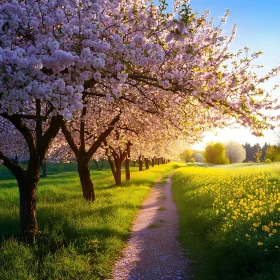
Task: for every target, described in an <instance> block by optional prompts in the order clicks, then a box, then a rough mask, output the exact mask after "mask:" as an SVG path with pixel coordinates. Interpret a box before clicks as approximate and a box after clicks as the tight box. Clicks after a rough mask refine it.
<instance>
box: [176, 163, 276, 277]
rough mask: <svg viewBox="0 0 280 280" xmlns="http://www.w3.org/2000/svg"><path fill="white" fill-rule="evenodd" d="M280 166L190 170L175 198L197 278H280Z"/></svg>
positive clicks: (179, 178)
mask: <svg viewBox="0 0 280 280" xmlns="http://www.w3.org/2000/svg"><path fill="white" fill-rule="evenodd" d="M279 171H280V165H277V164H273V165H264V164H255V165H254V164H240V165H228V166H225V167H221V166H203V165H200V166H194V165H189V166H187V167H184V168H179V169H177V170H176V172H175V174H174V176H173V185H172V188H173V193H174V197H175V202H176V204H177V205H178V208H179V216H180V238H181V240H182V243H183V246H184V248H185V249H186V251H187V252H188V253H190V255H191V258H192V259H193V260H194V263H195V265H194V271H195V279H198V280H206V279H209V280H210V279H217V280H218V279H248V280H249V279H262V280H265V279H267V280H272V279H280V251H279V250H280V172H279Z"/></svg>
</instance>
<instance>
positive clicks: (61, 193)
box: [0, 163, 174, 280]
mask: <svg viewBox="0 0 280 280" xmlns="http://www.w3.org/2000/svg"><path fill="white" fill-rule="evenodd" d="M51 168H52V169H51V171H52V173H51V175H48V176H47V177H46V178H42V179H41V180H40V183H39V187H38V198H37V214H38V221H39V227H40V229H41V233H40V234H39V235H38V237H37V239H36V240H34V242H33V243H31V244H30V243H28V242H26V241H25V240H23V238H22V237H21V236H20V235H19V234H16V233H17V232H18V223H19V221H18V216H19V194H18V189H17V185H16V181H15V180H14V179H10V177H8V176H7V177H5V178H3V179H2V178H1V177H0V184H1V187H0V213H1V219H0V236H1V237H2V239H1V240H0V252H1V254H0V279H1V280H20V279H24V280H26V279H28V280H31V279H40V280H44V279H82V280H87V279H91V280H94V279H107V278H108V277H110V272H111V269H112V265H113V263H114V261H115V260H116V258H117V256H118V255H119V253H120V251H121V249H122V248H123V247H124V246H125V240H126V239H127V238H128V236H129V234H130V231H131V225H132V222H133V219H134V217H135V214H136V212H137V211H138V209H139V208H140V206H141V204H142V202H143V200H144V198H145V197H146V196H147V194H148V192H149V190H150V188H151V186H152V185H153V183H154V181H155V180H156V179H157V178H158V177H159V176H161V175H165V174H167V173H170V172H171V171H172V170H173V168H174V164H173V163H169V164H165V165H160V166H155V167H154V168H150V169H149V170H144V171H142V172H138V171H136V168H132V173H131V178H132V180H131V182H129V183H124V184H123V186H122V187H116V186H114V180H113V177H112V175H111V171H110V170H104V171H99V172H98V171H93V172H92V179H93V182H94V184H95V191H96V202H95V203H91V204H90V203H87V202H85V201H84V200H83V199H82V195H81V194H82V191H81V187H80V183H79V178H78V175H77V173H76V172H74V171H71V172H66V171H67V170H68V169H67V167H63V166H62V165H58V168H57V170H59V173H56V172H55V171H56V169H55V166H52V167H51ZM71 168H73V167H72V166H71Z"/></svg>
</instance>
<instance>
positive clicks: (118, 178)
mask: <svg viewBox="0 0 280 280" xmlns="http://www.w3.org/2000/svg"><path fill="white" fill-rule="evenodd" d="M115 165H116V176H115V182H116V186H121V184H122V163H121V161H120V159H119V158H117V159H115Z"/></svg>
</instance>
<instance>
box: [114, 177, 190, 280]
mask: <svg viewBox="0 0 280 280" xmlns="http://www.w3.org/2000/svg"><path fill="white" fill-rule="evenodd" d="M177 235H178V215H177V209H176V206H175V203H174V202H173V199H172V193H171V176H169V177H168V179H167V182H166V183H165V184H164V185H162V184H160V183H156V184H155V186H154V188H153V189H152V191H151V193H150V194H149V196H148V197H147V199H146V200H145V201H144V204H143V206H142V209H141V210H140V211H139V214H138V216H137V218H136V220H135V224H134V226H133V233H132V236H131V238H130V239H129V241H128V246H127V248H126V249H125V250H124V252H123V256H124V257H123V258H122V259H120V260H119V261H118V262H117V263H116V264H115V268H114V270H113V278H112V279H114V280H125V279H129V280H132V279H133V280H134V279H135V280H136V279H137V280H141V279H143V280H144V279H145V280H161V279H162V280H163V279H164V280H165V279H166V280H167V279H170V280H171V279H172V280H179V279H180V280H183V279H191V278H192V277H191V271H190V266H189V265H188V260H187V259H185V258H184V256H183V254H182V249H181V247H180V244H179V242H178V240H177Z"/></svg>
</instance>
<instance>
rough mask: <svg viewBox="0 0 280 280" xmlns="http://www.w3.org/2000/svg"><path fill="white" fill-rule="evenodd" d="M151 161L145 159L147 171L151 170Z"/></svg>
mask: <svg viewBox="0 0 280 280" xmlns="http://www.w3.org/2000/svg"><path fill="white" fill-rule="evenodd" d="M149 165H150V161H149V159H148V158H145V166H146V169H149V168H150V166H149Z"/></svg>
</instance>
